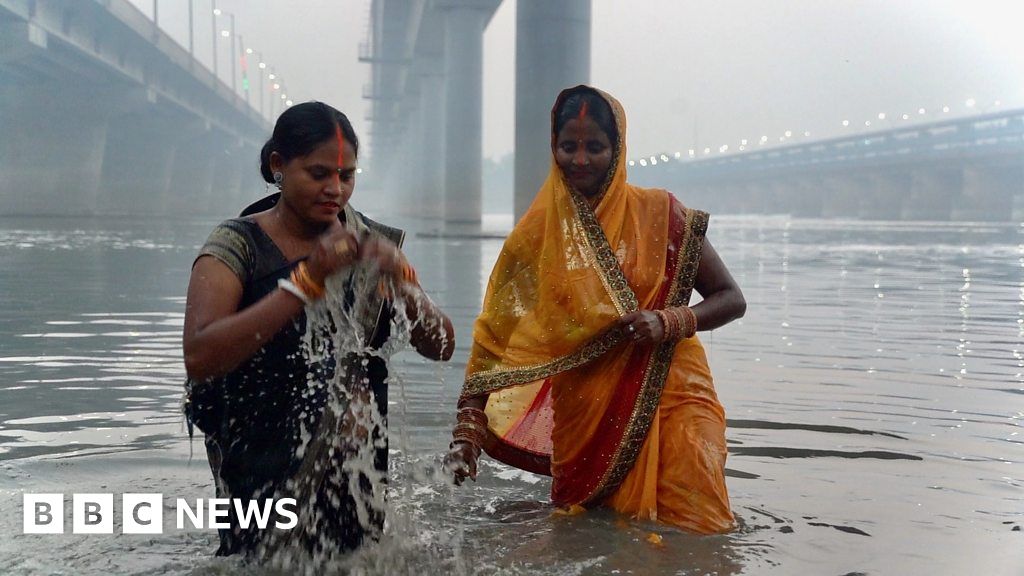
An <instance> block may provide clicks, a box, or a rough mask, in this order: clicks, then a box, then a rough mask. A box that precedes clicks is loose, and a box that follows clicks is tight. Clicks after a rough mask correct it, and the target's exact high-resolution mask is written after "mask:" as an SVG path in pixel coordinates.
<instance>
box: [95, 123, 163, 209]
mask: <svg viewBox="0 0 1024 576" xmlns="http://www.w3.org/2000/svg"><path fill="white" fill-rule="evenodd" d="M181 122H182V120H181V119H180V118H174V117H169V116H165V115H162V114H160V113H159V112H158V110H157V107H156V106H146V107H143V108H142V109H141V110H137V111H133V112H130V113H126V114H121V115H118V116H117V117H115V118H111V120H110V127H109V133H108V138H107V145H106V151H105V153H104V157H103V168H102V179H101V184H100V190H99V194H98V201H97V205H98V211H99V212H100V213H102V214H152V213H156V212H158V211H159V209H160V207H161V205H162V201H163V198H164V197H165V196H166V194H167V192H168V190H169V189H170V185H171V174H172V170H173V169H174V155H175V154H174V152H175V148H176V146H177V144H178V139H177V138H175V136H174V133H175V132H176V127H177V126H179V125H180V124H181Z"/></svg>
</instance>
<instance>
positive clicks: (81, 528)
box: [23, 493, 298, 534]
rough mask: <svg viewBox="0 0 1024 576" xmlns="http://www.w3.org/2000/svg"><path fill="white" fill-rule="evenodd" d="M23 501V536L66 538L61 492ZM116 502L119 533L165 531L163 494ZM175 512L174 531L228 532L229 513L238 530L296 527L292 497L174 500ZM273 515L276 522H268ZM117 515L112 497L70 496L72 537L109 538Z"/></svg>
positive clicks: (130, 496)
mask: <svg viewBox="0 0 1024 576" xmlns="http://www.w3.org/2000/svg"><path fill="white" fill-rule="evenodd" d="M23 503H24V510H23V518H24V528H23V532H24V533H25V534H64V495H63V494H28V493H26V494H24V499H23ZM120 504H121V506H120V511H121V532H122V533H123V534H162V533H163V531H164V497H163V494H142V493H125V494H122V495H121V502H120ZM174 509H175V517H176V518H175V520H176V522H175V525H176V526H177V528H178V530H184V529H185V528H186V523H188V524H191V526H192V528H199V529H204V528H205V529H215V528H230V527H231V525H230V524H229V523H228V521H227V518H228V515H229V514H230V513H231V510H234V512H235V518H236V519H237V521H238V525H239V526H241V527H242V528H249V527H250V526H252V525H255V526H256V527H257V528H259V529H260V530H265V529H266V528H267V527H268V526H270V525H271V524H272V525H273V527H274V528H277V529H280V530H291V529H292V528H294V527H295V525H296V524H298V515H297V514H296V502H295V499H294V498H281V499H279V500H271V499H265V500H242V499H240V498H207V499H204V498H197V499H196V500H195V502H194V503H189V501H188V500H186V499H184V498H177V499H176V500H175V506H174ZM273 513H276V515H277V517H278V518H277V519H276V520H275V521H274V522H273V523H271V516H272V515H273ZM115 515H116V512H115V510H114V495H113V494H72V495H71V533H72V534H113V533H114V517H115Z"/></svg>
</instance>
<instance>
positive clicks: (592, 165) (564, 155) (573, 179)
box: [554, 116, 612, 198]
mask: <svg viewBox="0 0 1024 576" xmlns="http://www.w3.org/2000/svg"><path fill="white" fill-rule="evenodd" d="M554 153H555V163H556V164H558V167H559V168H561V169H562V173H563V174H565V178H566V180H568V181H569V184H571V185H572V187H573V188H575V189H576V190H577V191H578V192H579V193H580V194H583V195H584V196H586V197H587V198H590V197H592V196H595V195H596V194H598V193H599V192H600V191H601V185H602V184H604V181H605V177H606V176H607V175H608V168H609V167H610V166H611V165H612V143H611V140H609V139H608V135H607V134H605V132H604V130H602V129H601V127H600V126H598V124H597V122H595V121H594V120H593V119H592V118H590V117H589V116H584V117H582V118H573V119H572V120H569V121H568V122H566V123H565V126H563V127H562V129H561V130H560V131H559V132H558V135H557V137H556V139H555V150H554Z"/></svg>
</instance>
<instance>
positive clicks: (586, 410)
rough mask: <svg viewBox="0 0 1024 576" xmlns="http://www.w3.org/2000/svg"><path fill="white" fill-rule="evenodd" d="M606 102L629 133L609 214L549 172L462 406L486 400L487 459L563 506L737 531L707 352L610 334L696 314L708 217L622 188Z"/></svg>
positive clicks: (511, 253) (518, 233)
mask: <svg viewBox="0 0 1024 576" xmlns="http://www.w3.org/2000/svg"><path fill="white" fill-rule="evenodd" d="M598 94H599V95H600V96H601V97H602V98H604V99H605V101H606V102H608V103H609V105H610V106H611V108H612V111H613V113H614V116H615V121H616V125H617V128H618V141H617V142H615V154H614V158H613V161H612V165H611V167H610V169H609V174H608V176H607V177H606V181H605V184H604V186H603V188H602V196H601V197H600V201H599V202H598V203H597V205H596V207H591V206H590V204H589V203H588V202H587V201H586V199H584V198H583V196H582V195H580V194H579V193H578V192H577V191H575V190H574V189H572V187H571V186H570V185H569V184H568V183H567V182H566V180H565V179H564V177H563V175H562V173H561V170H560V169H559V168H558V166H557V165H556V164H555V162H554V161H553V160H552V164H551V169H550V171H549V174H548V178H547V180H546V181H545V183H544V185H543V186H542V187H541V189H540V191H539V192H538V193H537V196H536V197H535V199H534V201H533V203H532V204H531V206H530V208H529V209H528V210H527V212H526V214H525V215H524V216H523V217H522V219H521V220H520V221H519V222H518V223H517V225H516V227H515V229H514V230H513V231H512V233H511V234H510V235H509V237H508V238H507V239H506V241H505V245H504V247H503V249H502V252H501V254H500V255H499V257H498V260H497V262H496V264H495V266H494V270H493V271H492V273H491V277H490V281H489V283H488V288H487V293H486V296H485V300H484V306H483V310H482V312H481V314H480V316H479V317H478V319H477V321H476V323H475V325H474V331H473V347H472V350H471V355H470V359H469V363H468V366H467V371H466V382H465V385H464V388H463V396H464V397H469V396H474V395H477V394H481V393H488V394H490V397H489V400H488V404H487V407H486V412H487V415H488V418H489V428H490V430H489V432H490V434H489V435H488V439H487V442H486V444H485V449H486V450H487V452H488V453H489V454H490V455H491V456H492V457H494V458H496V459H498V460H501V461H504V462H506V463H509V464H512V465H514V466H517V467H520V468H523V469H526V470H531V471H534V472H539V473H544V474H550V475H551V476H552V479H553V481H552V499H553V501H554V502H555V503H556V504H558V505H560V506H571V505H584V506H591V505H599V504H608V505H610V506H612V507H613V508H615V509H617V510H619V511H622V512H624V513H628V514H631V515H633V516H635V517H638V518H643V519H657V520H661V521H663V522H667V523H670V524H673V525H676V526H679V527H681V528H684V529H686V530H691V531H694V532H700V533H712V532H721V531H725V530H728V529H729V528H731V526H732V522H733V519H732V514H731V512H730V510H729V502H728V492H727V490H726V485H725V478H724V466H725V457H726V445H725V434H724V432H725V416H724V412H723V410H722V407H721V405H720V404H719V402H718V400H717V397H716V395H715V392H714V386H713V383H712V379H711V375H710V371H709V370H708V367H707V360H706V359H705V357H704V353H703V349H702V348H701V346H700V342H699V340H698V339H697V338H691V339H689V340H686V341H684V342H680V343H679V344H678V345H674V344H672V343H665V344H663V345H660V346H656V345H635V344H633V343H632V342H624V341H623V338H622V335H621V333H620V332H619V331H618V330H612V329H611V328H612V327H614V326H615V325H616V323H617V321H618V319H619V318H620V317H621V316H623V315H625V314H627V313H629V312H633V311H636V310H638V309H661V308H665V307H667V306H678V305H683V304H686V303H687V302H688V301H689V297H690V294H691V291H692V288H693V283H694V279H695V276H696V270H697V267H698V266H699V262H700V252H701V247H702V245H703V239H704V234H705V231H706V228H707V214H705V213H703V212H700V211H698V210H693V209H689V208H686V207H684V206H682V204H680V203H679V202H678V201H677V200H675V198H674V197H672V195H671V194H669V193H668V192H666V191H664V190H658V189H644V188H638V187H635V186H632V185H630V184H628V183H627V182H626V169H625V164H624V161H623V159H624V158H625V133H626V122H625V115H624V113H623V110H622V107H621V106H620V105H619V103H618V102H617V101H616V100H615V99H614V98H612V97H611V96H609V95H607V94H604V93H600V92H598ZM566 95H567V93H566V92H563V93H562V95H560V96H559V99H558V102H556V105H555V108H554V110H553V111H552V122H553V121H554V114H555V111H557V110H558V108H559V105H560V103H561V102H562V100H563V99H564V98H565V97H566Z"/></svg>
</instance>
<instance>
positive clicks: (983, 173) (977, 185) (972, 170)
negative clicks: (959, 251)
mask: <svg viewBox="0 0 1024 576" xmlns="http://www.w3.org/2000/svg"><path fill="white" fill-rule="evenodd" d="M1020 194H1024V165H1021V164H1016V165H1014V164H1009V165H1005V166H1000V165H989V164H975V165H968V166H965V167H964V171H963V190H962V193H961V194H960V196H959V197H958V198H956V200H955V201H954V202H953V209H952V213H951V214H950V218H951V219H952V220H969V221H970V220H973V221H978V220H1006V219H1007V215H1009V214H1012V212H1013V206H1014V196H1016V195H1020Z"/></svg>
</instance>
